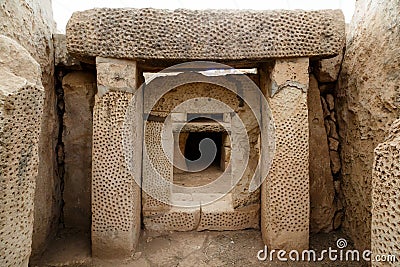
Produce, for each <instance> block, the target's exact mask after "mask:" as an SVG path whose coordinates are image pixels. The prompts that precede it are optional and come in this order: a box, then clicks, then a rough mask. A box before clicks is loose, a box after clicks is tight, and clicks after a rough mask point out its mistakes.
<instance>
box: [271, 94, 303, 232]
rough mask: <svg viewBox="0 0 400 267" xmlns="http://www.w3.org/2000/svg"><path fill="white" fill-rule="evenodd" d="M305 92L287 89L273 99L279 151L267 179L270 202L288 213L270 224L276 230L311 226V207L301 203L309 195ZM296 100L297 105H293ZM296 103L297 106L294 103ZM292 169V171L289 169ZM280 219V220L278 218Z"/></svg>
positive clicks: (296, 229)
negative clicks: (309, 216) (309, 213)
mask: <svg viewBox="0 0 400 267" xmlns="http://www.w3.org/2000/svg"><path fill="white" fill-rule="evenodd" d="M305 98H306V96H305V94H304V93H303V92H302V91H300V90H298V89H296V88H287V89H284V91H281V93H280V94H278V95H276V96H275V97H274V99H273V101H271V108H272V110H273V111H277V110H279V111H280V112H274V123H275V125H276V126H275V127H276V131H275V135H276V141H277V150H276V152H275V158H274V161H273V164H272V166H271V170H270V173H269V176H268V178H267V186H268V184H270V185H269V188H270V190H268V194H270V201H271V202H272V203H282V204H281V205H276V204H275V205H273V206H274V208H275V209H277V210H278V214H286V216H285V217H282V218H281V219H280V220H279V223H277V224H271V227H272V230H273V231H279V230H281V229H286V230H288V231H306V230H307V229H308V212H309V210H308V206H307V207H304V206H300V203H302V204H304V203H307V204H308V203H309V201H308V200H307V201H304V198H306V199H307V197H308V190H304V191H303V189H305V188H308V185H307V184H308V151H307V150H304V149H303V148H304V147H307V146H308V127H306V125H308V116H307V112H308V111H307V102H306V100H305ZM293 103H295V104H293ZM293 105H295V108H293V107H292V106H293ZM289 170H290V171H289ZM277 222H278V220H277Z"/></svg>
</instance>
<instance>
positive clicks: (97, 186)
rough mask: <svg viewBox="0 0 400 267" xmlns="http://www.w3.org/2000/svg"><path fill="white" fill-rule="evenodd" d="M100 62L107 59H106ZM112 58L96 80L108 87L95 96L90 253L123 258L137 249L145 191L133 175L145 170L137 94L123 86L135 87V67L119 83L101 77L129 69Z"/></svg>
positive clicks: (109, 257)
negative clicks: (143, 193)
mask: <svg viewBox="0 0 400 267" xmlns="http://www.w3.org/2000/svg"><path fill="white" fill-rule="evenodd" d="M102 62H104V64H107V61H106V60H105V59H104V60H103V61H102ZM109 62H110V64H111V63H112V65H113V67H110V68H99V69H97V82H98V85H99V84H101V85H102V86H104V88H105V89H106V90H105V93H104V94H103V93H101V92H98V94H97V95H96V98H95V106H94V111H93V152H92V157H93V159H92V227H91V237H92V255H93V256H94V257H98V258H104V259H113V258H120V259H124V258H129V257H130V256H131V255H132V253H134V251H135V249H136V245H137V242H138V239H139V235H140V226H141V207H142V206H141V190H140V187H139V185H138V184H137V183H136V181H135V177H134V175H137V176H138V177H141V175H142V174H141V164H140V163H141V151H142V149H141V147H142V131H141V129H142V127H138V126H139V125H141V124H142V123H143V118H142V112H138V111H139V110H142V108H141V107H142V106H141V103H139V102H138V100H137V99H138V98H133V94H132V93H129V92H127V91H126V90H125V89H126V87H125V85H126V84H129V85H132V86H133V87H132V88H129V90H128V91H134V90H136V89H137V87H138V84H135V82H134V81H138V79H137V77H136V76H134V75H135V74H137V71H134V70H133V73H131V76H128V75H126V76H124V78H123V82H121V83H118V82H116V81H115V80H113V79H102V78H103V77H117V76H118V72H119V70H120V69H121V68H122V69H126V68H124V67H126V66H125V63H126V62H125V61H124V60H121V61H119V60H115V59H112V60H110V61H109ZM131 63H133V62H131ZM130 66H131V65H130ZM102 71H109V73H102ZM99 79H100V80H99ZM99 81H101V83H100V82H99ZM119 85H121V86H122V87H121V88H120V89H121V90H118V89H119V88H118V87H117V86H119ZM108 88H113V90H112V91H108V90H107V89H108ZM126 118H129V119H126ZM127 129H129V131H127ZM138 140H140V141H138ZM126 147H135V149H130V150H129V151H127V149H126Z"/></svg>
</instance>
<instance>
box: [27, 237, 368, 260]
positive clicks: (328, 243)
mask: <svg viewBox="0 0 400 267" xmlns="http://www.w3.org/2000/svg"><path fill="white" fill-rule="evenodd" d="M339 238H345V239H346V240H347V241H349V242H348V246H347V247H346V248H345V249H344V251H345V250H347V249H352V244H351V242H350V239H349V238H347V237H346V236H345V235H344V234H343V233H341V232H340V231H339V232H333V233H330V234H318V235H314V236H311V238H310V249H314V250H316V251H317V252H318V251H319V252H321V251H322V250H323V249H328V248H329V247H332V249H337V247H336V240H337V239H339ZM263 248H264V245H263V243H262V240H261V233H260V231H258V230H243V231H224V232H216V231H203V232H171V233H164V234H159V233H154V232H146V231H143V233H142V236H141V238H140V244H139V246H138V248H137V251H136V253H135V254H134V255H133V256H132V258H131V259H129V260H126V261H123V262H117V261H110V262H107V261H101V260H97V259H92V258H91V257H90V238H89V235H88V234H86V235H85V234H81V233H79V232H74V231H71V230H64V231H62V232H61V234H60V235H59V237H58V238H57V239H56V240H55V241H54V243H53V244H51V245H50V246H49V248H48V250H47V251H46V252H45V254H44V255H43V258H42V259H41V260H39V261H37V263H31V266H99V267H119V266H132V267H133V266H134V267H142V266H143V267H146V266H149V267H153V266H162V267H169V266H187V267H192V266H240V267H242V266H271V267H272V266H278V267H279V266H293V267H302V266H327V267H330V266H331V267H333V266H350V267H351V266H368V265H367V264H366V263H365V262H346V261H342V262H341V261H329V260H328V259H325V260H324V261H320V262H292V261H288V262H279V261H278V260H275V261H273V262H271V261H269V260H265V261H260V260H258V259H257V252H258V251H259V250H261V249H263ZM338 255H339V254H338Z"/></svg>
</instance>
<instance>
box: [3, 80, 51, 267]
mask: <svg viewBox="0 0 400 267" xmlns="http://www.w3.org/2000/svg"><path fill="white" fill-rule="evenodd" d="M0 87H1V86H0ZM40 87H41V86H40ZM0 91H1V90H0ZM2 93H3V92H2ZM43 97H44V92H43V88H42V87H41V88H39V87H36V86H33V85H26V86H24V87H23V88H21V89H20V90H19V91H18V92H14V93H13V94H10V95H6V96H5V95H3V94H2V95H1V96H0V103H1V107H0V155H1V157H0V188H1V196H0V232H1V237H0V244H1V245H0V265H1V266H25V265H26V266H27V264H28V259H29V256H30V253H31V244H32V230H33V210H34V202H33V199H34V194H35V185H36V178H37V174H38V161H39V159H38V142H39V130H40V123H41V117H42V108H43Z"/></svg>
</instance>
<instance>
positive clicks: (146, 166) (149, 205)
mask: <svg viewBox="0 0 400 267" xmlns="http://www.w3.org/2000/svg"><path fill="white" fill-rule="evenodd" d="M162 128H163V123H162V122H156V121H146V125H145V131H144V133H145V136H144V140H145V143H144V145H145V149H146V151H147V155H148V159H147V158H146V157H147V156H146V155H144V156H145V158H144V159H143V177H144V179H143V181H142V183H143V188H144V192H143V194H142V202H143V207H142V208H143V211H146V210H150V211H151V210H160V209H168V208H167V207H168V206H167V205H166V204H165V203H166V202H167V203H168V202H169V199H170V196H169V195H170V189H169V186H168V182H172V172H173V169H172V164H171V163H170V162H169V159H168V158H167V156H166V155H165V153H164V150H163V146H162V140H161V133H162ZM151 170H153V171H151ZM154 170H155V171H156V172H157V173H159V174H160V175H161V177H157V176H155V175H154Z"/></svg>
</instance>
